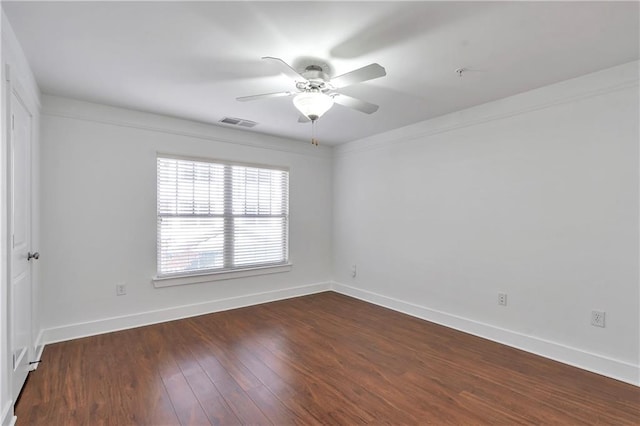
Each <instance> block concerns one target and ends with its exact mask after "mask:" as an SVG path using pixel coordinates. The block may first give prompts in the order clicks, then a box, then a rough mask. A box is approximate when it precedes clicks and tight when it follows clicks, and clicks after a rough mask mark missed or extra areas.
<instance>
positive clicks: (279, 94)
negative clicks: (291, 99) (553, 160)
mask: <svg viewBox="0 0 640 426" xmlns="http://www.w3.org/2000/svg"><path fill="white" fill-rule="evenodd" d="M295 94H296V92H276V93H264V94H262V95H252V96H240V97H239V98H236V101H240V102H247V101H257V100H258V99H267V98H280V97H283V96H293V95H295Z"/></svg>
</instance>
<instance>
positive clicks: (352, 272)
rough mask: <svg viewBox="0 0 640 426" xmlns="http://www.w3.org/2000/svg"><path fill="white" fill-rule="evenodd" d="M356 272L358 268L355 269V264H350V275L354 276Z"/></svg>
mask: <svg viewBox="0 0 640 426" xmlns="http://www.w3.org/2000/svg"><path fill="white" fill-rule="evenodd" d="M357 273H358V269H357V267H356V265H351V277H352V278H355V277H356V275H357Z"/></svg>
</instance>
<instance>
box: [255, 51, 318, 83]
mask: <svg viewBox="0 0 640 426" xmlns="http://www.w3.org/2000/svg"><path fill="white" fill-rule="evenodd" d="M262 59H267V60H269V61H271V62H275V63H277V64H278V65H279V66H280V71H282V73H283V74H284V75H286V76H287V77H289V78H291V79H293V80H295V81H307V79H306V78H304V77H303V76H302V75H300V74H299V73H298V71H296V70H295V69H293V67H292V66H291V65H289V64H288V63H286V62H285V61H283V60H282V59H280V58H274V57H273V56H263V57H262Z"/></svg>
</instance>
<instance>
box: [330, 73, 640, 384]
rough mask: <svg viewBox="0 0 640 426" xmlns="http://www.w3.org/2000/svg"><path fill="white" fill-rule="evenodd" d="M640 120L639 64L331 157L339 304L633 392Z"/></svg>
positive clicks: (638, 331)
mask: <svg viewBox="0 0 640 426" xmlns="http://www.w3.org/2000/svg"><path fill="white" fill-rule="evenodd" d="M638 117H639V108H638V63H637V62H634V63H630V64H627V65H623V66H619V67H616V68H612V69H609V70H605V71H602V72H599V73H595V74H591V75H587V76H583V77H580V78H577V79H573V80H569V81H566V82H562V83H559V84H556V85H553V86H548V87H544V88H541V89H538V90H534V91H531V92H528V93H523V94H520V95H517V96H514V97H511V98H507V99H503V100H500V101H497V102H492V103H489V104H485V105H481V106H478V107H475V108H471V109H468V110H465V111H460V112H458V113H454V114H449V115H447V116H443V117H440V118H436V119H434V120H430V121H426V122H423V123H419V124H416V125H413V126H409V127H406V128H403V129H398V130H396V131H392V132H389V133H386V134H381V135H377V136H374V137H371V138H367V139H364V140H360V141H356V142H352V143H350V144H347V145H343V146H340V147H338V149H336V159H335V164H334V187H333V189H334V201H333V207H334V223H335V226H334V245H333V267H334V277H335V280H336V281H337V284H336V288H337V290H338V291H341V292H344V293H347V294H351V295H354V296H356V297H360V298H363V299H366V300H369V301H372V302H375V303H379V304H382V305H386V306H389V307H392V308H395V309H398V310H402V311H405V312H407V313H410V314H413V315H416V316H420V317H423V318H426V319H429V320H432V321H436V322H440V323H442V324H445V325H448V326H452V327H455V328H458V329H462V330H465V331H468V332H471V333H474V334H477V335H481V336H485V337H488V338H491V339H493V340H497V341H502V342H504V343H507V344H510V345H512V346H516V347H521V348H524V349H527V350H529V351H532V352H537V353H539V354H542V355H544V356H548V357H551V358H555V359H558V360H561V361H564V362H567V363H570V364H574V365H577V366H580V367H583V368H586V369H590V370H592V371H596V372H600V373H603V374H606V375H609V376H612V377H616V378H619V379H621V380H625V381H627V382H631V383H635V384H636V385H637V384H640V381H639V377H638V371H639V368H638V365H639V362H638V360H639V356H640V352H639V337H640V318H639V312H640V305H639V298H640V294H639V284H638V283H639V281H638V278H639V277H638V270H639V268H638V230H639V227H638V214H639V212H638V199H639V197H638V191H639V185H638V170H639V168H638V154H639V150H638V141H639V130H638ZM352 264H357V271H358V272H357V276H356V277H355V278H352V277H351V265H352ZM499 291H503V292H506V293H508V305H507V306H506V307H502V306H498V304H497V293H498V292H499ZM592 309H600V310H604V311H606V328H596V327H593V326H591V325H590V315H591V310H592Z"/></svg>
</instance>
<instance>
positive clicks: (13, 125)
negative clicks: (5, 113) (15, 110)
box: [11, 114, 16, 130]
mask: <svg viewBox="0 0 640 426" xmlns="http://www.w3.org/2000/svg"><path fill="white" fill-rule="evenodd" d="M15 129H16V116H15V115H13V114H11V130H15Z"/></svg>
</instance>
